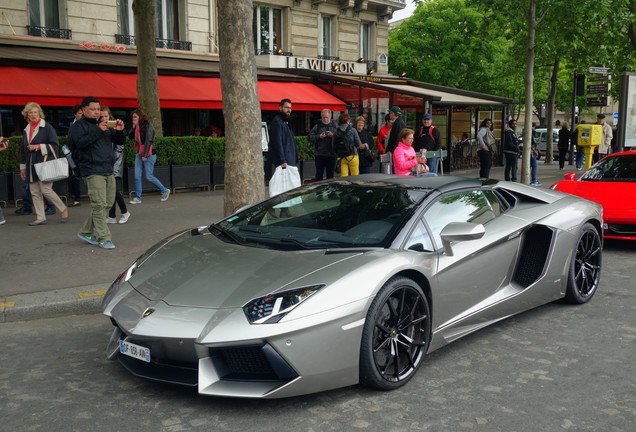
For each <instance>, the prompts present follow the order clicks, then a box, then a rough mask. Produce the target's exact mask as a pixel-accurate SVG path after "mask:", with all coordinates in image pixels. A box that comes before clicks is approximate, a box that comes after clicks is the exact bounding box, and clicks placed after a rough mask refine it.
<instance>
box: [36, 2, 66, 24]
mask: <svg viewBox="0 0 636 432" xmlns="http://www.w3.org/2000/svg"><path fill="white" fill-rule="evenodd" d="M29 24H30V25H32V26H38V27H49V28H60V9H59V3H58V0H29Z"/></svg>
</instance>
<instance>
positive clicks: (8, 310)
mask: <svg viewBox="0 0 636 432" xmlns="http://www.w3.org/2000/svg"><path fill="white" fill-rule="evenodd" d="M109 286H110V284H97V285H90V286H82V287H75V288H65V289H59V290H55V291H44V292H35V293H29V294H17V295H14V296H8V297H0V323H5V322H15V321H29V320H35V319H41V318H53V317H59V316H67V315H84V314H95V313H99V312H100V307H101V304H102V299H103V297H104V294H106V290H107V289H108V288H109Z"/></svg>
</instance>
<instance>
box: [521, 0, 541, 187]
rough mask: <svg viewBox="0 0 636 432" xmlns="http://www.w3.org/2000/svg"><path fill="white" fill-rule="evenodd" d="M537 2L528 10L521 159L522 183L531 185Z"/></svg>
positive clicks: (535, 0) (533, 2)
mask: <svg viewBox="0 0 636 432" xmlns="http://www.w3.org/2000/svg"><path fill="white" fill-rule="evenodd" d="M536 12H537V0H530V6H529V8H528V45H527V47H526V76H525V79H524V82H525V86H526V116H525V119H524V122H523V155H522V159H521V183H525V184H529V183H530V147H531V145H532V115H528V113H532V112H533V110H532V107H533V101H534V92H533V91H532V86H533V83H534V44H535V33H536V31H537V20H536Z"/></svg>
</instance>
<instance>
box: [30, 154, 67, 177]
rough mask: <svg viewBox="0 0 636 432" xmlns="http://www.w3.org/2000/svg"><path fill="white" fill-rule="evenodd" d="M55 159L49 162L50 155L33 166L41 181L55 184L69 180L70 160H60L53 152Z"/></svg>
mask: <svg viewBox="0 0 636 432" xmlns="http://www.w3.org/2000/svg"><path fill="white" fill-rule="evenodd" d="M52 154H53V156H54V157H55V159H51V160H47V159H48V157H49V155H48V154H47V155H46V156H44V161H43V162H40V163H36V164H34V165H33V167H34V168H35V172H36V173H37V175H38V177H39V179H40V181H43V182H54V181H58V180H62V179H65V178H68V160H66V158H65V157H64V158H58V157H57V155H56V154H55V152H52Z"/></svg>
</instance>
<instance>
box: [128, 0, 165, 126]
mask: <svg viewBox="0 0 636 432" xmlns="http://www.w3.org/2000/svg"><path fill="white" fill-rule="evenodd" d="M132 9H133V13H134V15H135V45H136V47H137V99H138V100H139V108H140V109H141V111H142V112H143V113H144V114H145V115H146V117H148V120H149V121H150V123H152V125H153V126H154V127H155V130H156V131H157V136H162V135H163V125H162V123H161V110H160V104H159V83H158V78H157V45H156V21H157V18H156V13H155V0H133V4H132Z"/></svg>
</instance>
